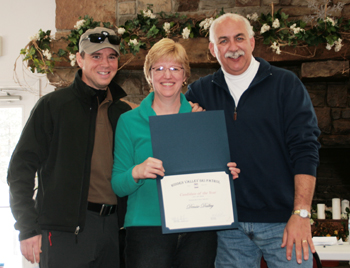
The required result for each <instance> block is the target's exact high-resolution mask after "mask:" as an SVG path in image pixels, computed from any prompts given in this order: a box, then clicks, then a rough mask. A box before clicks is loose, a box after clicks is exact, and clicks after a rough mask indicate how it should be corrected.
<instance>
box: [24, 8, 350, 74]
mask: <svg viewBox="0 0 350 268" xmlns="http://www.w3.org/2000/svg"><path fill="white" fill-rule="evenodd" d="M224 13H225V12H224V11H223V9H221V11H220V12H218V13H217V14H215V15H214V16H213V17H211V18H200V19H199V18H192V17H187V16H185V15H179V14H178V13H175V14H166V13H164V12H160V13H157V15H155V14H154V13H153V10H152V5H148V7H147V9H146V10H142V11H140V13H139V14H137V16H136V18H134V19H133V20H128V21H126V22H125V24H124V25H121V26H119V27H114V26H113V25H112V24H111V23H110V22H102V25H103V27H106V28H111V29H114V30H115V31H116V33H117V34H118V35H120V36H121V37H122V42H121V44H120V51H121V53H122V54H129V53H131V54H133V55H135V54H136V53H138V52H139V51H140V49H146V50H147V49H149V48H150V47H152V45H153V44H154V43H156V42H157V41H158V40H160V39H161V38H164V37H169V38H184V39H188V38H196V37H207V36H208V31H209V27H210V24H211V23H212V21H213V20H214V19H215V18H217V17H219V16H221V15H222V14H224ZM247 18H248V20H249V21H250V22H251V25H252V26H253V30H254V32H255V38H256V39H263V44H265V45H267V46H270V48H271V49H272V51H274V52H275V53H277V54H280V53H281V52H283V51H282V50H281V49H283V47H286V46H292V47H317V46H318V45H320V44H325V49H328V50H331V49H333V47H334V50H335V51H336V52H338V51H340V49H341V47H342V45H343V44H342V41H343V39H347V36H348V35H349V30H350V20H345V19H343V18H340V19H332V18H330V17H327V16H326V15H325V16H324V18H318V19H317V20H316V21H315V22H314V23H311V24H310V23H309V24H307V23H306V22H304V21H301V20H290V19H289V16H288V15H286V14H285V13H283V12H282V11H281V9H280V10H278V11H277V12H272V14H270V13H268V14H266V15H265V14H261V15H260V16H258V15H257V14H256V13H255V14H249V15H247ZM100 25H101V22H98V21H94V20H93V18H92V17H89V16H88V15H86V16H85V17H84V18H81V17H79V21H78V22H77V24H76V25H75V26H74V29H73V30H71V32H70V34H69V35H68V36H67V37H65V38H63V39H64V40H65V41H66V42H67V43H68V46H67V48H66V50H63V49H60V50H59V51H58V52H57V53H53V52H51V48H50V43H51V41H52V38H51V36H50V34H51V31H50V30H48V31H46V32H44V31H42V30H41V29H40V30H39V32H38V33H37V34H36V35H35V36H33V37H31V41H30V42H29V44H28V45H27V46H26V47H25V48H24V49H21V52H20V54H22V55H24V58H23V61H27V63H28V67H29V68H30V70H31V71H32V72H33V73H34V72H37V73H44V74H45V73H52V72H53V69H54V67H55V62H57V61H68V62H70V63H71V65H72V66H75V53H76V52H77V51H78V50H79V49H78V43H79V38H80V36H81V35H82V34H83V33H84V32H85V31H86V30H88V29H91V28H95V27H97V26H100Z"/></svg>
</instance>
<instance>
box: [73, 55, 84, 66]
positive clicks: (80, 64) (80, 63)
mask: <svg viewBox="0 0 350 268" xmlns="http://www.w3.org/2000/svg"><path fill="white" fill-rule="evenodd" d="M75 58H76V60H77V63H78V66H79V67H80V68H82V66H83V60H84V59H83V57H82V56H81V55H80V53H79V52H77V53H76V54H75Z"/></svg>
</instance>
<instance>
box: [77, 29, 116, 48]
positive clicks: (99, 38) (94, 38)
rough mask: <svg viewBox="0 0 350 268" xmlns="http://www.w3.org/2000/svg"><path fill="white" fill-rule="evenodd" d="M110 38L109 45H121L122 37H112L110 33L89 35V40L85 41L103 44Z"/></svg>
mask: <svg viewBox="0 0 350 268" xmlns="http://www.w3.org/2000/svg"><path fill="white" fill-rule="evenodd" d="M106 38H108V41H109V43H111V44H112V45H119V44H120V37H119V36H117V35H110V34H109V33H108V32H105V31H103V32H101V33H93V34H89V36H88V37H87V38H85V39H84V40H87V39H89V41H90V42H91V43H97V44H98V43H103V42H104V41H105V39H106Z"/></svg>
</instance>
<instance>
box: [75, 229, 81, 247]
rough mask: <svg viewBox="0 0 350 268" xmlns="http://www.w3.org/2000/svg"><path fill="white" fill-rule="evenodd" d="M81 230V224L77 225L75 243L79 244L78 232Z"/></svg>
mask: <svg viewBox="0 0 350 268" xmlns="http://www.w3.org/2000/svg"><path fill="white" fill-rule="evenodd" d="M79 231H80V226H77V227H76V228H75V232H74V234H75V243H76V244H78V234H79Z"/></svg>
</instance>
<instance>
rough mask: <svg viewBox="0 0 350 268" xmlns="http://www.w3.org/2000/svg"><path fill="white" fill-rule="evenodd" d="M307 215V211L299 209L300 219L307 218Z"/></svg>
mask: <svg viewBox="0 0 350 268" xmlns="http://www.w3.org/2000/svg"><path fill="white" fill-rule="evenodd" d="M308 216H309V215H308V213H307V211H306V210H305V209H301V210H300V217H302V218H306V217H308Z"/></svg>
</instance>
